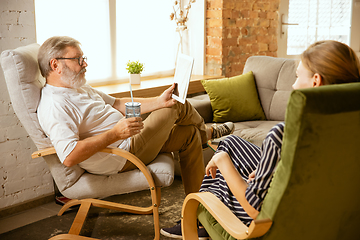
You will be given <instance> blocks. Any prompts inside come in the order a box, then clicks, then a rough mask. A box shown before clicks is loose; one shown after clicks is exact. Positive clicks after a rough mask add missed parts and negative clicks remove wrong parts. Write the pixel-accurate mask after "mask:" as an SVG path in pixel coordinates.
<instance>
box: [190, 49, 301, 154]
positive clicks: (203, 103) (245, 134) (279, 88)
mask: <svg viewBox="0 0 360 240" xmlns="http://www.w3.org/2000/svg"><path fill="white" fill-rule="evenodd" d="M296 65H297V64H296V61H295V60H292V59H284V58H274V57H267V56H253V57H249V58H248V60H247V61H246V64H245V67H244V70H243V73H247V72H249V71H252V72H253V75H254V78H255V84H256V88H257V91H258V95H259V99H260V103H261V106H262V108H263V111H264V113H265V116H266V120H260V121H259V120H257V121H243V122H235V131H234V134H235V135H237V136H239V137H241V138H243V139H246V140H248V141H250V142H252V143H254V144H256V145H258V146H261V143H262V141H263V139H264V138H265V137H266V134H267V133H268V132H269V130H270V129H271V128H272V127H273V126H274V125H276V124H277V123H279V122H281V121H284V119H285V110H286V105H287V102H288V99H289V96H290V93H291V91H292V84H293V83H294V82H295V80H296V73H295V72H296V67H297V66H296ZM188 101H189V102H191V104H193V106H194V107H195V108H196V109H197V110H198V112H199V113H200V114H201V115H202V116H203V118H204V120H205V122H206V123H207V125H211V124H212V122H213V111H212V108H211V102H210V98H209V96H208V95H207V94H202V95H198V96H195V97H191V98H188ZM204 155H206V153H204ZM205 158H206V157H205Z"/></svg>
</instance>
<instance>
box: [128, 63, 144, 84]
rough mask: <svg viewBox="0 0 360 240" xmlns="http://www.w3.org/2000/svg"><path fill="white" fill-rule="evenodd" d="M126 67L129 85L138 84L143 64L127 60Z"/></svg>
mask: <svg viewBox="0 0 360 240" xmlns="http://www.w3.org/2000/svg"><path fill="white" fill-rule="evenodd" d="M126 66H127V67H126V70H127V71H128V73H130V84H140V74H141V72H142V71H143V70H144V64H143V63H139V61H136V62H135V61H130V60H129V61H128V63H127V64H126Z"/></svg>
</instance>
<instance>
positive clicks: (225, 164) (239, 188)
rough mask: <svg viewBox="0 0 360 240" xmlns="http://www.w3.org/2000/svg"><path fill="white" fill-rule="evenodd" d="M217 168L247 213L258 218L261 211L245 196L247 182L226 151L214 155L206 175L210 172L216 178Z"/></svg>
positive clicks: (207, 167) (253, 217)
mask: <svg viewBox="0 0 360 240" xmlns="http://www.w3.org/2000/svg"><path fill="white" fill-rule="evenodd" d="M217 168H218V169H219V170H220V172H221V174H222V175H223V176H224V178H225V180H226V183H227V185H228V186H229V188H230V190H231V192H232V193H233V194H234V196H235V197H236V199H237V200H238V201H239V203H240V205H241V206H242V207H243V209H244V210H245V211H246V213H247V214H248V215H249V216H250V217H251V218H252V219H256V217H257V215H258V214H259V211H257V210H256V209H255V208H253V207H252V206H251V205H250V203H249V202H248V201H247V199H246V197H245V191H246V188H247V184H246V182H245V181H244V179H243V178H242V177H241V175H240V173H239V172H238V171H237V170H236V168H235V167H234V164H233V163H232V161H231V159H230V156H229V155H228V154H227V153H226V152H218V153H217V154H215V155H214V156H213V158H212V159H211V160H210V162H209V163H208V165H207V166H206V175H207V176H209V174H211V176H212V178H215V176H216V169H217Z"/></svg>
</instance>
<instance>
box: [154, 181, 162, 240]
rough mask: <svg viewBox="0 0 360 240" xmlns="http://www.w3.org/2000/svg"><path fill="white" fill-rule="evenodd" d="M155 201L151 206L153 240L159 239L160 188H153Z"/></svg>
mask: <svg viewBox="0 0 360 240" xmlns="http://www.w3.org/2000/svg"><path fill="white" fill-rule="evenodd" d="M155 202H156V206H153V216H154V230H155V237H154V240H159V239H160V220H159V207H160V203H161V188H159V187H156V188H155Z"/></svg>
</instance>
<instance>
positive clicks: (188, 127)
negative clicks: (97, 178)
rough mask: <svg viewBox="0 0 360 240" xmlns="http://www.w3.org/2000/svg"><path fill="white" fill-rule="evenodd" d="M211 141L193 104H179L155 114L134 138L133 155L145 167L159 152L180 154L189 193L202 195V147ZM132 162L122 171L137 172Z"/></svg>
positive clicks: (132, 141) (146, 120)
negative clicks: (200, 192) (208, 140)
mask: <svg viewBox="0 0 360 240" xmlns="http://www.w3.org/2000/svg"><path fill="white" fill-rule="evenodd" d="M206 142H207V135H206V127H205V124H204V120H203V118H202V117H201V116H200V114H199V113H198V112H197V111H196V110H195V108H194V107H193V106H192V105H191V104H190V103H189V102H187V101H186V102H185V104H181V103H179V102H177V103H176V104H175V105H174V106H173V107H171V108H163V109H159V110H156V111H154V112H152V113H151V114H150V115H149V116H148V117H147V118H146V119H145V120H144V129H143V130H142V131H141V132H140V133H139V134H137V135H135V136H133V137H132V138H131V145H130V152H131V153H132V154H134V155H135V156H137V157H138V158H139V159H141V161H143V162H144V164H145V165H147V164H149V163H150V162H151V161H153V160H154V159H155V157H156V156H157V155H158V154H159V153H164V152H166V153H170V152H175V151H179V156H180V167H181V177H182V181H183V185H184V189H185V193H186V194H189V193H192V192H198V191H199V189H200V186H201V183H202V180H203V178H204V174H205V171H204V160H203V153H202V144H204V143H206ZM134 168H135V166H134V165H133V164H132V163H130V162H129V161H128V162H127V163H126V164H125V166H124V168H123V170H122V171H128V170H131V169H134Z"/></svg>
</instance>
